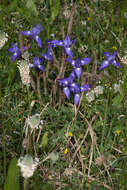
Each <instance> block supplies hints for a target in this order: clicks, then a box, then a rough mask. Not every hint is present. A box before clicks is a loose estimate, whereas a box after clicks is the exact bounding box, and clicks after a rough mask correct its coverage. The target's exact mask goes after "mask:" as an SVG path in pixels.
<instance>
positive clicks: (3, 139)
mask: <svg viewBox="0 0 127 190" xmlns="http://www.w3.org/2000/svg"><path fill="white" fill-rule="evenodd" d="M3 120H4V116H3V114H2V117H1V123H2V151H3V157H4V164H3V170H4V178H6V165H7V159H6V144H5V133H6V132H5V129H4V125H3Z"/></svg>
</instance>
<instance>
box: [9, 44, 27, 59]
mask: <svg viewBox="0 0 127 190" xmlns="http://www.w3.org/2000/svg"><path fill="white" fill-rule="evenodd" d="M24 49H25V47H24ZM8 51H10V52H11V53H12V62H14V61H15V59H16V58H19V57H20V56H21V51H20V49H19V48H18V46H17V44H16V43H15V44H12V47H11V48H9V49H8Z"/></svg>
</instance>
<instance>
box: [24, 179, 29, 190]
mask: <svg viewBox="0 0 127 190" xmlns="http://www.w3.org/2000/svg"><path fill="white" fill-rule="evenodd" d="M28 184H29V180H28V178H25V179H24V190H28Z"/></svg>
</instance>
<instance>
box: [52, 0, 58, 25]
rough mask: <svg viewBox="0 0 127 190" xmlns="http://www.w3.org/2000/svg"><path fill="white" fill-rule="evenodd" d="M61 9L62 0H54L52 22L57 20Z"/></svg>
mask: <svg viewBox="0 0 127 190" xmlns="http://www.w3.org/2000/svg"><path fill="white" fill-rule="evenodd" d="M59 9H60V1H59V0H55V1H54V6H53V8H52V13H51V20H52V22H53V21H54V20H55V18H56V16H57V15H58V13H59Z"/></svg>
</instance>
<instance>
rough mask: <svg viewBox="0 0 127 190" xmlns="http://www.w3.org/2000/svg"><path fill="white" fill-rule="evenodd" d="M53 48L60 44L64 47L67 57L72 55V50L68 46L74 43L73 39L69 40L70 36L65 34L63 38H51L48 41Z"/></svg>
mask: <svg viewBox="0 0 127 190" xmlns="http://www.w3.org/2000/svg"><path fill="white" fill-rule="evenodd" d="M48 43H49V44H50V45H51V46H52V47H53V48H55V47H57V46H61V47H63V48H64V50H65V52H66V54H67V55H68V56H69V57H71V58H72V57H73V52H72V48H71V47H70V46H71V45H73V44H74V43H75V40H71V37H70V36H66V37H65V40H64V41H62V40H52V41H49V42H48Z"/></svg>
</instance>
